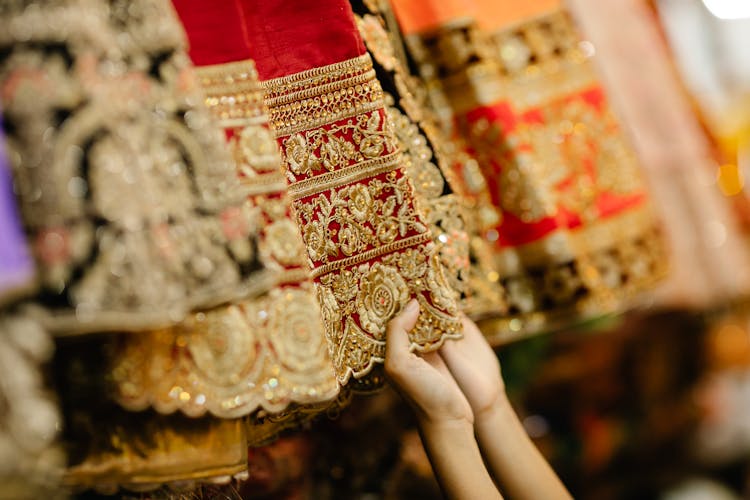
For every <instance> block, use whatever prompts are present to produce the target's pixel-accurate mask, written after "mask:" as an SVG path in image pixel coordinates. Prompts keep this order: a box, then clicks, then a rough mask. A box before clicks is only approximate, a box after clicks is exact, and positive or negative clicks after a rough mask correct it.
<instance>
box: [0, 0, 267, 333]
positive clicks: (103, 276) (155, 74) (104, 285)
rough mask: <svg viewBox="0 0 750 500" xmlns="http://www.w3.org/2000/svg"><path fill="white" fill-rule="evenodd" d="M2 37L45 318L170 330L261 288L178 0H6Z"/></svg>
mask: <svg viewBox="0 0 750 500" xmlns="http://www.w3.org/2000/svg"><path fill="white" fill-rule="evenodd" d="M157 19H158V29H152V28H153V24H154V23H156V22H157ZM147 20H150V23H147V22H146V21H147ZM19 26H22V27H23V30H26V31H23V30H21V29H20V28H18V27H19ZM0 46H2V48H3V50H2V51H1V52H2V58H1V59H0V88H1V89H2V96H3V104H4V106H5V113H6V119H7V122H8V124H9V129H8V130H9V134H8V135H9V136H8V144H9V151H10V155H9V156H10V159H11V164H12V166H13V169H14V177H15V179H16V183H17V187H18V194H19V199H20V204H21V213H22V218H23V221H24V224H25V226H26V230H27V233H28V234H29V244H30V247H31V249H32V252H33V254H34V257H35V258H36V262H37V267H38V273H39V281H40V286H41V288H42V291H41V293H40V295H39V297H38V299H39V303H40V305H41V306H42V307H41V308H39V313H40V319H41V320H42V321H43V322H44V324H45V325H47V326H49V327H50V328H51V329H52V330H54V331H55V332H58V333H65V334H71V333H80V332H86V331H102V330H122V329H134V330H135V329H142V328H145V327H149V326H153V327H160V326H164V325H166V324H170V323H172V322H174V321H176V320H179V319H181V318H182V317H183V316H184V314H185V313H186V312H187V311H188V310H190V309H192V308H194V307H198V306H201V307H208V306H212V305H216V304H218V303H222V302H224V301H226V300H229V299H232V298H236V297H241V296H244V295H247V294H249V293H250V292H251V289H252V288H253V287H254V286H260V283H261V282H260V280H259V278H258V276H257V275H256V274H255V273H254V271H255V270H257V269H258V264H257V260H256V257H255V255H254V248H253V246H254V245H253V243H252V239H253V232H254V222H253V221H252V219H251V216H250V215H251V214H250V213H249V212H248V211H247V210H246V209H244V208H242V207H241V206H240V205H238V203H239V202H240V200H241V199H242V192H241V189H240V186H239V183H238V182H237V179H236V176H235V175H234V170H233V168H232V164H231V162H230V159H229V157H228V155H226V152H225V151H224V146H223V144H222V141H221V138H220V137H219V136H218V132H216V130H215V128H213V126H212V125H211V123H210V119H209V115H208V112H207V111H206V110H205V109H203V108H201V107H200V106H198V105H196V104H199V103H200V100H201V99H200V97H198V95H199V94H196V91H197V90H198V88H197V85H196V83H195V80H194V78H193V77H192V76H191V74H190V70H189V68H188V66H187V64H186V63H187V57H186V55H185V53H184V51H183V50H182V46H183V40H182V36H181V31H180V29H179V25H178V24H176V21H175V20H174V15H173V13H172V12H171V7H170V5H169V3H168V2H162V1H159V0H153V1H146V0H141V1H137V2H124V1H112V2H98V1H93V0H68V1H63V0H45V1H39V2H34V1H12V2H3V4H2V6H0Z"/></svg>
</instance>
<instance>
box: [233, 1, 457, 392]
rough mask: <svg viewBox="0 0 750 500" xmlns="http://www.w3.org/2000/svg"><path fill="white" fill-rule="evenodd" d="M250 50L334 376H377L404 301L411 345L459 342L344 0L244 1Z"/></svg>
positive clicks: (373, 381) (371, 380) (438, 268)
mask: <svg viewBox="0 0 750 500" xmlns="http://www.w3.org/2000/svg"><path fill="white" fill-rule="evenodd" d="M241 5H242V8H243V12H244V17H245V20H246V22H247V25H246V26H247V30H246V31H247V33H248V37H249V46H250V49H251V56H252V58H253V59H254V60H255V64H256V67H257V70H258V73H259V75H260V79H261V80H262V81H263V87H264V90H265V101H266V104H267V105H268V108H269V113H270V123H271V127H272V128H273V129H274V132H275V134H276V138H277V142H278V144H279V146H280V148H281V153H282V162H283V164H284V167H285V169H286V175H287V180H288V181H289V192H290V195H291V197H292V205H293V208H294V211H295V214H296V216H297V221H298V224H299V225H300V227H301V228H302V231H303V239H304V241H305V245H306V248H307V253H308V257H309V259H310V261H311V265H312V275H313V279H314V281H315V287H316V290H317V293H318V296H319V300H320V303H321V306H322V310H323V318H324V324H325V328H326V331H327V333H328V335H329V338H330V341H331V343H332V345H333V363H334V368H335V370H336V374H337V376H338V377H339V381H340V382H341V383H342V384H346V383H347V382H349V381H350V380H352V379H353V382H354V383H353V384H352V385H354V386H355V387H356V388H359V389H369V388H372V387H374V386H378V385H380V384H381V383H382V375H381V374H380V370H377V371H375V372H373V369H374V368H375V367H376V366H377V365H379V364H380V363H382V361H383V358H384V354H385V328H386V324H387V322H388V320H390V319H391V318H392V317H393V316H394V315H396V314H397V313H398V312H399V311H400V310H401V308H402V307H403V306H405V305H406V303H407V302H408V301H409V300H410V299H411V298H416V299H417V300H418V301H419V303H420V306H421V313H420V316H419V319H418V321H417V325H416V327H415V328H414V329H413V331H411V332H410V334H409V335H410V339H411V348H412V349H415V350H419V351H430V350H434V349H437V348H438V347H439V346H440V345H442V343H443V341H444V340H445V339H446V338H455V337H459V336H460V334H461V326H460V322H459V319H458V317H457V313H458V307H457V294H456V293H455V291H453V290H452V289H451V287H450V284H449V282H448V280H447V278H446V276H445V271H444V269H443V266H442V265H441V263H440V255H439V254H438V252H437V249H436V247H435V245H434V243H433V242H432V234H431V232H430V229H429V227H428V226H429V221H428V220H427V219H426V218H425V217H424V216H422V215H421V214H420V212H419V211H418V209H417V203H418V202H417V201H416V197H415V192H414V189H413V187H412V183H411V181H410V180H409V177H408V174H407V172H406V170H407V169H406V163H405V157H404V154H403V152H402V151H401V149H400V148H399V143H398V139H397V137H396V134H395V132H394V124H393V121H392V118H391V117H390V116H389V114H388V111H387V109H386V108H387V105H386V100H385V96H384V94H383V90H382V87H381V85H380V83H379V82H378V80H377V78H376V75H375V71H374V70H373V67H372V59H371V58H370V56H369V54H367V52H366V50H365V47H364V44H363V43H362V39H361V37H360V36H359V33H358V31H357V27H356V24H355V21H354V18H353V15H352V11H351V7H350V5H349V4H348V3H347V2H346V1H343V0H326V1H320V2H314V3H309V2H302V1H291V2H290V1H285V2H280V1H278V2H277V1H271V2H268V1H249V0H248V1H243V2H241Z"/></svg>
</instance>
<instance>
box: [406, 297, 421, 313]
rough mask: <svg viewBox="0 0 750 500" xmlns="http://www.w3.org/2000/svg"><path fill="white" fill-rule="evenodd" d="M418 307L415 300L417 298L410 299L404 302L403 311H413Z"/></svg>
mask: <svg viewBox="0 0 750 500" xmlns="http://www.w3.org/2000/svg"><path fill="white" fill-rule="evenodd" d="M417 309H419V302H417V299H411V300H410V301H409V303H408V304H406V309H404V312H406V313H413V312H414V311H416V310H417Z"/></svg>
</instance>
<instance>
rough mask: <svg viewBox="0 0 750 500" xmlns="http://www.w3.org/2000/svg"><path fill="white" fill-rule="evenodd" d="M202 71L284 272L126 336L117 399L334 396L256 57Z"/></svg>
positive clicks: (208, 403)
mask: <svg viewBox="0 0 750 500" xmlns="http://www.w3.org/2000/svg"><path fill="white" fill-rule="evenodd" d="M198 76H199V78H200V80H201V82H202V83H203V84H204V85H206V86H207V87H206V102H207V103H208V105H209V107H210V109H211V111H212V112H213V113H214V114H216V115H219V118H220V119H221V120H222V123H223V124H224V126H225V132H226V133H227V135H228V136H229V144H230V147H231V148H232V152H233V153H234V158H235V161H236V166H237V174H238V175H239V176H240V179H241V181H242V183H243V185H244V186H245V187H246V188H248V192H249V193H250V195H249V196H248V198H247V201H246V208H247V209H248V210H251V211H253V212H257V214H258V217H260V218H262V224H261V227H262V230H261V234H260V238H259V241H258V251H259V255H260V259H261V262H262V263H263V264H264V265H265V266H266V267H268V268H270V269H273V270H274V271H277V274H278V276H279V278H278V281H277V283H276V287H274V288H273V289H272V290H271V291H270V292H269V293H268V294H266V295H263V296H261V297H258V298H254V299H250V300H243V301H239V302H236V303H235V304H234V305H231V306H226V307H222V308H219V309H215V310H211V311H204V312H201V313H198V314H194V315H193V316H192V317H191V318H190V319H189V320H187V321H185V322H183V323H182V324H180V325H179V326H178V327H175V328H173V329H170V330H166V331H161V332H152V333H149V334H145V333H144V334H141V335H139V336H137V337H126V338H125V340H124V342H123V343H122V346H121V348H120V349H119V350H118V351H117V353H116V356H115V359H114V360H113V368H112V373H113V379H114V381H115V386H116V391H117V399H118V401H119V402H120V404H121V405H123V406H125V407H126V408H129V409H133V410H139V409H143V408H146V407H149V406H152V407H153V408H155V409H156V410H157V411H160V412H163V413H171V412H174V411H176V410H181V411H183V412H184V413H186V414H188V415H193V416H195V415H202V414H203V413H205V412H210V413H211V414H213V415H217V416H220V417H224V418H234V417H238V416H243V415H247V414H250V413H252V412H255V411H257V410H260V409H263V410H265V411H271V412H280V411H284V410H288V409H289V408H290V407H291V406H292V405H298V404H303V405H305V404H313V403H321V402H329V401H330V400H332V399H333V398H334V397H335V396H336V395H337V393H338V389H339V388H338V383H337V381H336V379H335V377H334V374H333V370H332V366H331V361H330V358H329V357H328V350H327V346H326V343H325V335H324V333H323V325H322V317H321V312H320V307H319V305H318V303H317V301H316V297H315V295H314V291H313V287H312V282H311V278H310V271H309V269H307V259H306V256H305V246H304V243H303V241H302V236H301V234H300V231H299V228H298V227H297V225H296V224H295V223H294V221H292V219H291V217H292V215H291V211H290V210H291V206H290V200H289V198H288V197H287V196H286V182H285V180H284V178H283V175H282V173H281V171H280V169H279V162H280V155H279V154H278V148H277V145H276V143H275V141H274V139H273V137H272V135H271V134H270V132H269V131H268V128H267V121H266V116H267V115H266V114H265V113H264V112H263V110H264V107H263V105H262V100H261V98H260V97H259V96H260V95H262V91H261V89H260V86H259V85H258V83H257V80H255V78H256V73H255V69H254V65H253V63H252V61H244V62H242V63H232V64H228V65H218V66H209V67H204V68H200V69H199V70H198ZM235 84H236V85H235ZM238 95H244V96H245V98H244V99H243V100H242V101H241V102H240V100H239V99H238V97H237V96H238ZM232 99H234V101H232ZM235 107H238V108H239V109H240V111H238V112H237V111H235ZM269 179H271V180H274V181H273V182H270V181H269ZM325 404H326V403H323V408H324V405H325ZM310 411H311V410H310Z"/></svg>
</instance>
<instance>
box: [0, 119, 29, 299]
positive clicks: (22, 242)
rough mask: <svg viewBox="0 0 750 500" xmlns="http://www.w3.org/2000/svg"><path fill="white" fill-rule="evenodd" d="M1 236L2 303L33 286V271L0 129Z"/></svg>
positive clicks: (0, 292)
mask: <svg viewBox="0 0 750 500" xmlns="http://www.w3.org/2000/svg"><path fill="white" fill-rule="evenodd" d="M0 235H2V237H1V238H0V304H5V303H8V302H10V301H11V300H13V299H15V298H17V297H19V296H20V295H22V294H23V293H24V292H26V291H29V290H30V289H32V288H33V286H34V278H35V275H34V273H35V271H34V261H33V260H32V258H31V253H30V252H29V249H28V247H27V246H26V236H25V235H24V233H23V228H22V226H21V221H20V219H19V213H18V207H16V197H15V195H14V194H13V179H12V178H11V171H10V166H9V165H8V158H7V156H6V151H5V139H4V136H3V133H2V129H1V128H0Z"/></svg>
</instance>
